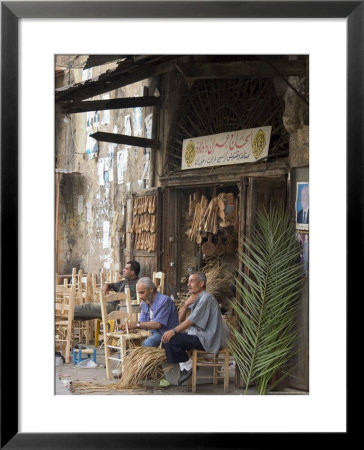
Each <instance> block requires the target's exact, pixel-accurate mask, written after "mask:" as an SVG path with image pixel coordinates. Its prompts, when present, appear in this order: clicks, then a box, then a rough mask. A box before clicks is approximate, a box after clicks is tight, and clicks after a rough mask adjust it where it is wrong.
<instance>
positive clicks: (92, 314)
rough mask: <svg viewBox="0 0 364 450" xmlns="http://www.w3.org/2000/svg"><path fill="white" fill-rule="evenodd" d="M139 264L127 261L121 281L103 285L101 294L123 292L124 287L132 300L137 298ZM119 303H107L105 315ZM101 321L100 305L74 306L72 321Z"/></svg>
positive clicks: (84, 304)
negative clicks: (110, 291) (111, 291)
mask: <svg viewBox="0 0 364 450" xmlns="http://www.w3.org/2000/svg"><path fill="white" fill-rule="evenodd" d="M139 272H140V264H139V263H138V262H137V261H128V262H127V263H126V264H125V267H124V269H123V277H124V278H123V279H122V280H121V281H118V282H116V283H104V286H103V289H102V291H103V293H104V294H106V293H107V292H108V291H109V290H110V289H111V290H113V291H115V292H124V289H125V287H128V288H129V289H130V296H131V298H132V299H136V298H137V294H136V284H137V282H138V280H139V278H138V275H139ZM118 304H119V301H118V300H116V301H114V302H108V303H107V305H106V307H107V313H108V314H109V313H111V312H112V311H115V310H116V308H117V305H118ZM92 319H101V304H100V303H83V304H81V305H75V312H74V320H92Z"/></svg>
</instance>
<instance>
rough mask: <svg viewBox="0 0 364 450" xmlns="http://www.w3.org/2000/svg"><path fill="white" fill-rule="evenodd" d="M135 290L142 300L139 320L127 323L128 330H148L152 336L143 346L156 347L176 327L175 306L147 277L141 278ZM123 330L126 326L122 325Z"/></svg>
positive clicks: (176, 315)
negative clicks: (166, 332) (167, 332)
mask: <svg viewBox="0 0 364 450" xmlns="http://www.w3.org/2000/svg"><path fill="white" fill-rule="evenodd" d="M136 289H137V293H138V294H139V298H140V300H142V303H141V312H140V320H139V321H138V322H128V328H129V330H134V329H141V330H150V331H151V332H152V336H150V337H149V338H147V339H146V340H145V341H144V342H143V345H144V346H146V347H158V346H159V344H160V342H161V338H162V334H163V333H164V332H165V331H167V330H171V329H173V328H174V327H176V326H177V325H178V312H177V309H176V306H175V304H174V302H173V300H172V299H171V298H170V297H168V296H167V295H164V294H161V293H160V292H158V291H157V288H156V286H155V284H154V283H153V281H152V280H151V279H150V278H148V277H144V278H141V279H140V280H139V281H138V283H137V286H136ZM125 328H126V325H125V324H122V325H121V329H122V330H125Z"/></svg>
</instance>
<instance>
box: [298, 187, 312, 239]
mask: <svg viewBox="0 0 364 450" xmlns="http://www.w3.org/2000/svg"><path fill="white" fill-rule="evenodd" d="M296 194H297V196H296V228H297V230H305V231H308V228H309V220H310V216H309V212H310V209H309V186H308V183H302V182H299V183H297V189H296Z"/></svg>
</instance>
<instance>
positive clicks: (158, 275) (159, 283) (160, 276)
mask: <svg viewBox="0 0 364 450" xmlns="http://www.w3.org/2000/svg"><path fill="white" fill-rule="evenodd" d="M165 277H166V274H165V273H164V272H153V283H154V284H155V285H156V287H157V290H158V292H160V293H161V294H164V279H165Z"/></svg>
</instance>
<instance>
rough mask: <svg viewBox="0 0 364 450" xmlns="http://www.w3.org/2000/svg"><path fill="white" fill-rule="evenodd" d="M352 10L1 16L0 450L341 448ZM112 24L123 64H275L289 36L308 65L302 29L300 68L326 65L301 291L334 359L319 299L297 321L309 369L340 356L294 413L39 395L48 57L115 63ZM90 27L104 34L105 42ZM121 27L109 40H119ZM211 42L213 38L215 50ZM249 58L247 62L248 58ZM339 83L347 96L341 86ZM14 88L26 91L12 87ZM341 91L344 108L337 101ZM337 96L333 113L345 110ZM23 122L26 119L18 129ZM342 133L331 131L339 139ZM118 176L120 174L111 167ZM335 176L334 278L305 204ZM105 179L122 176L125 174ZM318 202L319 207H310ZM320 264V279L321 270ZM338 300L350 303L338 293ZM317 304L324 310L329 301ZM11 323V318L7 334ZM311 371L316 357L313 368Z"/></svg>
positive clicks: (270, 6) (315, 216)
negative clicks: (231, 60) (259, 60)
mask: <svg viewBox="0 0 364 450" xmlns="http://www.w3.org/2000/svg"><path fill="white" fill-rule="evenodd" d="M363 3H364V2H362V1H353V2H347V1H324V2H320V1H288V2H285V1H281V2H276V1H254V2H251V1H197V2H190V1H176V2H174V1H153V0H151V1H130V2H128V1H112V2H102V1H94V2H77V1H76V2H74V1H69V2H57V1H56V2H47V1H44V2H43V1H40V2H33V1H26V2H16V1H14V2H12V1H7V2H1V45H2V51H1V103H2V113H1V134H2V136H1V142H2V143H1V230H2V240H1V447H2V448H83V447H84V448H91V449H92V448H95V449H96V448H105V447H110V448H125V449H133V448H142V447H144V446H145V445H148V446H150V447H153V448H176V449H177V448H242V445H243V448H255V447H260V446H261V444H262V443H263V441H267V442H268V441H269V442H271V441H272V440H274V439H276V438H278V439H282V438H283V439H284V440H285V439H288V436H284V437H282V436H281V435H282V434H287V433H289V435H290V436H292V439H297V433H300V434H301V435H302V436H300V440H301V442H303V441H305V442H306V439H307V442H309V441H308V440H309V439H310V438H311V437H312V436H311V433H314V436H315V437H314V438H315V442H317V439H320V433H323V438H325V439H327V433H335V441H336V442H339V441H341V440H347V439H348V438H349V434H348V430H347V428H346V426H347V420H346V414H347V412H346V406H347V403H346V395H347V391H346V385H347V384H346V367H345V355H346V340H345V339H346V330H345V313H346V296H349V295H350V293H351V291H354V289H355V287H356V284H357V281H356V280H357V279H360V277H359V276H358V275H359V270H360V269H361V268H362V267H361V265H360V264H359V265H358V264H354V260H356V259H355V258H354V257H352V255H351V254H352V253H353V249H354V245H355V249H356V253H357V249H358V248H359V249H360V250H362V248H363V245H362V229H363V223H362V217H363V214H362V211H361V208H362V206H361V198H362V195H363V182H362V172H363V161H362V159H363V156H362V153H361V152H358V151H357V149H361V148H363V144H364V138H363V126H362V122H363V120H362V118H363V111H362V104H361V99H362V98H363V95H364V92H363V90H364V87H363V79H364V74H363V67H364V64H363V54H364V42H363V24H364V5H363ZM118 20H121V21H123V22H122V24H123V28H122V30H123V33H125V35H123V37H125V36H127V38H128V39H129V40H128V39H124V40H123V42H124V44H123V46H121V48H122V49H123V50H124V51H125V52H126V51H127V49H128V48H129V47H128V45H129V46H130V52H128V53H130V54H144V52H153V51H152V49H151V47H150V46H147V45H146V44H147V42H148V41H150V42H152V43H154V44H151V45H154V46H155V50H154V51H155V52H156V53H157V52H162V53H165V54H175V53H174V51H175V52H176V54H177V53H180V52H183V51H187V52H188V51H189V52H190V53H191V54H192V53H194V52H195V54H197V52H200V54H203V51H206V53H211V54H218V53H219V52H220V53H227V52H229V53H234V52H238V48H239V47H238V46H240V48H241V50H240V51H241V52H249V51H251V52H252V53H255V54H259V53H260V52H261V53H265V52H266V46H268V45H271V46H272V45H273V46H275V47H274V48H272V47H271V50H270V52H271V53H274V54H277V53H278V52H280V51H281V52H282V53H285V52H286V47H287V45H288V43H289V44H290V45H293V44H292V42H293V41H294V39H293V38H294V37H295V35H296V34H297V35H299V36H298V38H299V40H297V44H296V48H294V50H295V51H292V53H291V54H298V53H300V52H301V53H306V52H307V46H306V45H305V40H308V39H312V37H311V33H312V32H313V30H314V29H315V30H316V32H317V35H316V36H317V38H316V43H317V46H319V45H321V46H322V48H324V49H326V54H325V55H324V54H322V55H320V54H315V51H317V50H315V49H314V44H313V41H312V40H311V41H310V46H311V49H312V54H313V57H312V59H311V55H310V69H311V67H313V68H314V67H315V66H316V65H318V66H319V65H320V64H321V63H322V62H321V61H320V60H321V56H322V59H323V60H325V61H328V60H329V61H331V62H332V64H333V66H332V67H333V68H332V70H331V71H330V72H329V73H326V74H325V77H326V78H325V77H323V79H320V82H319V83H317V82H316V76H317V77H318V76H319V75H318V74H319V73H320V71H319V70H318V71H314V72H313V73H314V76H313V78H312V80H311V79H310V82H312V83H313V88H314V89H313V92H314V94H315V95H314V96H313V97H314V98H313V99H312V100H313V101H312V104H313V114H312V117H311V119H312V132H313V133H315V136H314V139H313V140H312V141H313V142H315V140H317V141H319V139H318V138H317V139H316V137H317V136H320V137H323V138H324V139H325V142H327V145H328V146H327V147H325V146H322V145H321V142H320V144H319V145H318V147H317V146H316V147H315V149H314V150H319V152H314V151H313V150H311V148H310V164H311V156H312V164H313V165H316V167H317V169H315V171H316V176H314V177H312V178H311V173H310V190H311V199H310V207H311V217H310V278H311V277H312V279H314V277H315V276H316V280H317V279H318V278H320V282H321V285H325V286H326V291H325V292H322V291H320V289H322V287H321V288H318V294H317V296H318V297H319V298H320V299H321V300H322V299H325V298H330V300H331V301H332V304H333V305H334V306H335V307H334V308H333V310H337V312H333V315H334V318H333V319H332V320H331V323H330V324H327V323H325V335H326V336H329V337H330V338H331V337H332V340H331V341H330V343H331V344H330V345H331V346H332V347H333V348H335V352H337V354H336V353H335V355H332V354H331V353H330V351H328V353H327V355H326V354H324V349H326V346H325V342H323V341H321V340H320V339H322V326H321V327H320V325H321V324H320V319H321V320H322V317H323V314H324V311H325V308H326V310H327V307H328V306H327V304H325V303H324V300H322V301H321V303H322V304H321V305H320V304H319V303H320V302H315V304H314V305H313V308H312V311H311V310H310V343H311V338H312V342H313V345H312V346H311V347H310V352H311V355H310V361H313V362H311V364H312V366H313V367H312V371H313V372H315V367H316V366H315V364H317V367H318V368H322V364H323V363H324V362H326V361H327V360H328V359H329V357H334V356H335V357H336V356H337V355H340V356H339V360H340V363H342V364H339V365H338V366H337V367H336V368H335V369H333V370H332V375H331V374H330V377H329V379H327V378H326V379H325V380H322V379H319V380H317V381H316V378H315V377H314V379H313V383H312V386H310V395H309V396H305V397H304V396H297V397H299V398H295V399H293V398H291V397H290V396H283V397H284V398H283V399H282V398H281V399H278V398H276V396H270V397H269V398H266V397H264V396H261V397H263V398H261V397H259V398H256V396H254V398H252V396H250V397H249V396H241V397H240V396H239V398H236V397H235V398H234V399H232V398H231V397H232V396H230V398H229V399H227V398H221V399H218V400H217V399H216V398H211V397H210V398H207V397H208V396H206V397H202V396H195V397H194V398H192V397H191V396H188V397H187V396H173V397H169V398H168V399H167V400H168V402H167V401H166V400H165V398H162V396H159V397H158V398H157V401H156V400H155V398H154V399H153V398H152V397H153V396H146V397H148V398H143V396H139V395H138V396H135V397H133V399H132V400H133V402H131V399H130V398H129V399H127V398H126V397H127V396H123V397H119V396H117V397H111V396H104V395H93V396H67V397H66V396H64V397H63V398H62V399H59V397H60V396H58V399H57V400H56V399H55V398H54V397H55V396H54V395H53V386H52V383H50V382H49V380H48V374H47V376H45V372H44V370H45V367H49V366H50V367H51V370H53V363H54V359H53V358H54V355H53V356H49V357H50V358H51V359H50V360H49V361H48V362H47V359H48V357H47V355H52V350H53V347H52V344H53V342H50V341H49V338H50V337H51V336H52V334H53V322H52V311H53V309H52V302H51V301H50V300H49V296H50V295H52V289H53V287H54V286H53V283H54V277H53V275H52V262H53V261H52V258H53V255H54V251H53V250H54V214H53V212H54V209H53V210H52V208H51V207H50V205H52V204H54V191H53V185H52V184H53V183H54V141H53V139H54V130H53V128H52V127H53V126H54V123H53V122H54V121H53V118H54V115H53V114H54V113H53V108H54V85H53V82H54V80H53V76H54V67H53V59H52V58H51V57H50V55H54V54H56V53H59V54H63V53H64V54H65V53H67V52H74V53H77V54H86V53H91V52H95V53H96V52H99V53H108V52H109V51H110V52H115V48H116V47H115V46H116V45H117V42H118V39H117V37H116V33H115V32H114V31H113V28H115V27H116V26H118V27H120V23H118ZM99 24H100V28H99ZM34 26H35V27H38V29H39V33H40V34H41V36H39V37H38V36H37V40H36V42H37V44H36V45H34V44H33V43H32V46H30V42H29V44H27V43H26V37H28V34H27V33H29V30H33V31H34V28H32V27H34ZM101 26H103V27H104V28H103V30H101ZM105 26H106V27H105ZM336 26H339V28H340V32H339V33H338V35H339V36H340V39H341V42H340V40H339V42H335V43H334V44H333V42H334V40H335V30H336V28H335V27H336ZM90 27H91V29H93V30H96V29H97V30H98V32H99V33H100V36H101V35H103V36H104V35H105V32H106V30H107V29H108V32H109V33H110V35H108V41H107V42H109V44H110V48H109V47H105V45H104V43H103V42H101V41H100V42H98V40H97V39H95V42H94V45H95V49H94V48H92V47H87V46H85V42H84V41H82V42H78V39H79V38H78V36H83V35H84V36H86V38H87V36H89V35H90V32H87V30H89V29H90ZM92 27H93V28H92ZM107 27H108V28H107ZM320 27H322V28H320ZM326 28H327V29H326ZM120 29H121V28H118V30H119V31H118V35H119V37H120ZM62 30H63V31H62ZM318 30H322V32H323V33H325V34H326V32H327V36H330V39H326V37H327V36H326V35H325V40H322V39H318V36H319V35H320V34H319V31H318ZM20 31H21V32H20ZM103 31H105V32H104V34H103ZM193 31H195V33H194V32H193ZM343 31H344V32H343ZM114 33H115V34H114ZM280 33H281V34H280ZM57 35H58V36H61V37H62V39H63V42H62V39H61V40H60V41H58V42H57V44H54V43H53V44H51V43H50V41H51V40H52V39H51V38H52V37H53V36H57ZM69 35H71V36H73V41H72V42H71V43H70V44H69V43H68V42H69V41H67V39H68V36H69ZM91 35H94V34H93V33H92V34H91ZM137 36H142V37H143V36H144V41H143V40H137V39H136V37H137ZM145 36H147V37H148V39H145ZM166 36H167V37H168V39H166ZM187 36H189V38H187ZM214 36H215V38H216V40H213V37H214ZM277 36H279V39H278V38H277ZM169 38H170V39H169ZM88 39H89V38H88ZM187 39H190V41H189V43H188V45H186V47H184V46H183V45H184V40H186V42H187ZM66 41H67V44H66ZM210 41H212V42H213V45H214V48H211V47H208V44H207V43H208V42H210ZM321 41H322V43H321ZM323 41H325V42H323ZM120 42H121V41H120ZM156 42H157V43H158V44H157V43H156ZM298 42H300V43H298ZM302 42H303V44H302ZM39 43H41V44H39ZM181 43H182V44H183V45H182V44H181ZM281 44H282V45H281ZM52 45H53V46H52ZM210 45H211V44H210ZM244 45H246V46H248V47H247V48H248V50H246V49H244ZM249 45H252V46H253V47H254V48H252V50H249ZM204 46H206V47H204ZM40 47H42V48H40ZM204 48H206V49H205V50H204ZM40 50H41V51H43V50H44V53H43V52H41V53H40V54H39V55H38V51H40ZM308 51H309V52H310V51H311V50H310V49H308ZM339 53H340V63H339V64H338V65H337V66H335V64H334V61H335V58H336V55H337V54H339ZM288 54H289V53H288ZM44 55H45V56H44ZM345 65H346V67H345ZM321 72H322V71H321ZM337 73H339V76H340V80H339V82H338V85H339V89H338V90H335V89H331V94H332V96H330V92H328V93H327V94H326V97H325V100H322V99H321V97H320V95H319V94H320V88H321V87H322V86H324V84H325V80H326V81H331V78H334V77H335V76H337ZM345 76H346V77H347V78H346V83H347V85H346V86H345V85H343V80H345ZM24 80H26V81H27V83H23V81H24ZM25 87H26V88H25ZM345 88H347V91H346V92H347V96H346V97H345V95H344V96H343V95H342V94H343V92H344V91H345ZM340 93H341V96H340V95H339V94H340ZM337 95H338V96H339V97H340V99H341V102H340V103H337V97H336V96H337ZM25 97H27V99H26V100H24V98H25ZM343 98H344V100H346V103H345V101H344V103H343V102H342V99H343ZM42 100H43V101H42ZM24 101H26V103H27V108H26V111H27V114H28V115H27V117H28V118H29V119H31V120H29V121H25V120H24V117H23V113H24V112H23V109H24ZM19 102H20V103H19ZM322 102H323V103H324V104H323V105H322ZM29 104H30V109H29ZM18 105H20V107H19V106H18ZM40 105H41V106H40ZM310 105H311V98H310ZM333 105H334V106H335V108H336V109H335V115H336V118H337V117H338V118H339V119H338V122H337V123H335V124H334V125H332V123H331V122H329V123H328V122H327V121H325V119H326V117H325V113H324V114H323V115H318V114H317V113H316V112H315V108H320V111H321V112H322V111H327V116H328V117H329V118H330V120H334V121H335V115H333ZM39 108H41V110H39ZM345 109H347V111H345ZM29 111H32V112H33V113H30V115H29ZM311 119H310V124H311ZM340 121H341V122H340ZM25 122H29V123H25ZM340 123H341V126H340ZM139 125H140V124H139ZM334 131H335V133H334ZM339 132H341V133H342V135H341V137H339ZM310 133H311V129H310ZM329 138H333V139H334V144H333V146H335V145H336V146H339V147H340V150H339V151H340V152H341V153H340V154H341V158H342V160H341V161H342V163H341V165H340V164H338V160H339V158H338V154H339V151H338V152H336V151H335V157H334V156H333V157H332V160H330V155H331V147H330V143H331V142H332V141H330V139H329ZM338 144H339V145H338ZM345 145H346V158H345ZM310 146H311V138H310ZM329 150H330V152H329ZM311 151H312V153H311ZM90 152H91V153H92V152H93V149H91V150H90ZM322 154H324V155H326V159H319V161H318V158H319V156H321V157H322ZM29 158H31V159H32V163H31V164H28V161H29ZM345 161H346V167H345V164H344V162H345ZM117 163H118V165H120V164H121V165H122V163H123V161H122V158H121V157H119V156H118V161H117ZM331 164H334V167H335V169H332V166H331ZM310 170H311V167H310ZM333 170H335V176H336V175H338V174H339V173H340V170H341V173H340V185H341V186H342V188H343V190H342V191H341V192H339V195H338V198H336V200H339V203H340V206H341V208H342V211H343V214H342V216H343V217H342V218H341V222H340V224H339V228H338V229H336V230H335V231H336V234H335V236H339V237H340V243H338V244H337V245H336V247H335V252H337V251H340V252H341V255H342V256H343V258H341V259H342V263H341V266H339V267H338V266H337V264H339V263H338V259H337V258H335V259H334V258H330V256H331V255H333V253H332V252H333V250H332V248H331V247H332V246H330V239H328V240H327V242H325V241H324V240H323V239H322V236H327V235H326V233H327V231H326V230H325V229H324V228H323V225H322V224H321V220H320V218H321V217H322V213H323V212H322V211H321V210H323V211H325V210H327V209H328V208H329V206H331V203H332V202H333V201H334V200H335V199H332V198H331V197H328V196H327V194H325V195H326V197H325V195H324V196H322V195H316V190H317V189H318V188H319V185H320V183H321V184H325V182H327V180H326V181H325V179H324V180H323V181H322V180H320V176H322V177H325V176H327V173H328V171H333ZM48 172H51V173H48ZM119 172H120V173H119ZM118 175H119V177H122V168H121V169H120V171H118ZM329 180H332V178H329ZM305 186H307V188H308V182H307V183H302V184H300V185H299V186H297V188H298V187H299V189H297V198H296V199H292V202H294V201H296V208H297V225H298V224H299V222H298V213H299V210H300V209H302V208H300V207H301V206H302V203H303V200H302V199H301V194H302V191H303V190H304V188H305ZM298 190H299V191H300V197H298ZM323 198H324V199H326V200H327V202H324V203H321V200H322V199H323ZM318 199H320V201H319V200H318ZM345 214H346V217H345ZM345 219H347V222H346V220H345ZM302 225H306V224H302ZM307 230H308V223H307ZM297 231H298V232H299V233H300V235H301V234H302V237H304V235H305V233H304V232H305V231H306V228H299V227H297ZM346 236H347V239H346ZM354 239H355V244H354ZM358 243H359V245H358ZM307 245H308V239H307ZM319 247H320V248H323V250H324V252H325V255H322V254H321V253H319V252H318V251H317V250H316V249H318V248H319ZM331 259H332V264H334V262H335V266H334V267H335V270H337V269H339V271H340V273H341V274H342V277H341V278H342V280H341V281H340V283H341V284H340V286H339V287H338V286H337V285H335V287H334V286H331V285H332V273H333V272H332V270H331V269H332V267H331V265H330V264H331ZM307 262H308V261H307ZM324 264H325V265H327V266H328V267H327V268H325V267H324ZM345 272H346V274H347V276H346V280H345V276H344V275H345ZM361 272H362V271H361ZM317 284H319V283H317ZM346 286H348V287H350V289H346ZM330 292H332V293H333V295H334V296H335V299H332V298H331V297H330V295H328V293H329V294H330ZM316 308H322V309H316ZM340 312H341V314H340ZM335 314H336V315H335ZM14 318H19V320H18V327H16V328H14ZM338 324H339V325H340V326H339V327H338V326H337V325H338ZM334 329H335V331H336V333H335V334H334ZM325 351H326V350H325ZM311 356H312V359H311ZM320 358H321V359H323V361H322V362H320ZM38 362H39V364H38ZM47 370H49V369H47ZM334 379H335V380H334ZM333 393H334V394H333ZM86 397H87V398H86ZM129 397H131V396H129ZM182 397H184V398H182ZM115 400H117V401H115ZM267 400H269V401H267ZM156 403H157V405H158V406H156ZM106 405H108V407H110V408H111V409H113V408H115V410H116V411H118V413H117V416H119V415H120V421H119V419H118V421H119V422H120V423H118V424H115V423H113V424H110V426H106V425H105V424H104V422H103V421H102V419H100V417H101V415H102V411H103V410H105V409H104V408H105V407H106ZM156 409H157V411H158V414H157V416H155V411H156ZM86 411H93V413H92V415H91V418H88V419H87V420H85V419H86V414H85V412H86ZM328 411H330V413H332V414H333V416H332V417H331V416H329V415H328V414H327V413H328ZM76 412H77V415H76ZM94 412H95V414H94ZM119 413H120V414H119ZM327 415H328V417H326V416H327ZM31 416H32V417H31ZM165 416H166V417H165ZM95 417H98V420H97V422H98V423H96V424H94V423H93V421H94V420H95ZM257 417H259V420H257ZM46 418H48V423H47V424H46ZM281 442H283V441H282V440H281ZM105 443H106V444H105Z"/></svg>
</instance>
